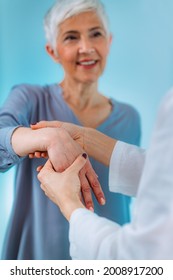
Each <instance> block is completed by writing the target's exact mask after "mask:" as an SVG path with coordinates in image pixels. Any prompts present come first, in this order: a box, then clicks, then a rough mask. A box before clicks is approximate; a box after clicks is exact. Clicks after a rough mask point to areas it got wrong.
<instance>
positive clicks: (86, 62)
mask: <svg viewBox="0 0 173 280" xmlns="http://www.w3.org/2000/svg"><path fill="white" fill-rule="evenodd" d="M96 64H97V60H82V61H78V62H77V65H79V66H82V67H84V68H87V69H88V68H92V67H94V66H95V65H96Z"/></svg>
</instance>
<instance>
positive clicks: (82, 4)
mask: <svg viewBox="0 0 173 280" xmlns="http://www.w3.org/2000/svg"><path fill="white" fill-rule="evenodd" d="M88 11H95V12H96V14H97V15H98V16H99V18H100V19H101V21H102V23H103V26H104V28H105V31H106V33H107V34H109V23H108V17H107V14H106V12H105V8H104V5H103V3H102V2H101V1H100V0H57V1H56V2H55V4H54V5H53V6H52V8H50V9H49V11H48V12H47V14H46V15H45V18H44V29H45V35H46V39H47V42H48V43H49V44H50V45H51V47H52V48H53V49H54V48H55V45H56V39H57V36H58V27H59V25H60V24H61V23H62V22H63V21H65V20H66V19H68V18H70V17H72V16H75V15H77V14H80V13H83V12H88Z"/></svg>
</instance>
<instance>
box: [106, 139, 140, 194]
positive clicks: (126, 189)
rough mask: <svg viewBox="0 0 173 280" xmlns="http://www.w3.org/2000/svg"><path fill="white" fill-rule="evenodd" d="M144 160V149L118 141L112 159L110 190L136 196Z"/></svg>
mask: <svg viewBox="0 0 173 280" xmlns="http://www.w3.org/2000/svg"><path fill="white" fill-rule="evenodd" d="M144 162H145V150H144V149H141V148H139V147H137V146H135V145H131V144H127V143H124V142H121V141H118V142H117V143H116V145H115V147H114V150H113V153H112V156H111V160H110V167H109V189H110V191H112V192H118V193H122V194H125V195H129V196H136V193H137V189H138V185H139V181H140V178H141V174H142V170H143V166H144Z"/></svg>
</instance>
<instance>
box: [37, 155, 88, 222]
mask: <svg viewBox="0 0 173 280" xmlns="http://www.w3.org/2000/svg"><path fill="white" fill-rule="evenodd" d="M86 157H87V155H86V154H83V155H80V156H78V157H77V159H76V160H75V161H74V162H73V163H72V165H71V166H70V167H68V168H67V169H66V170H65V171H63V172H62V173H58V172H55V171H54V169H53V166H52V164H51V162H50V160H48V161H47V162H46V164H45V165H44V167H43V168H42V169H41V171H40V172H39V174H38V179H39V181H40V182H41V188H42V190H43V191H44V192H45V194H46V195H47V196H48V197H49V199H51V200H52V201H53V202H54V203H55V204H56V205H58V206H59V208H60V210H61V212H62V214H63V215H64V216H65V218H66V219H67V220H69V219H70V217H71V214H72V212H73V211H74V210H76V209H77V208H84V205H83V204H82V202H81V200H80V192H81V181H80V179H79V172H81V170H82V169H83V168H84V167H85V165H86V164H87V159H86Z"/></svg>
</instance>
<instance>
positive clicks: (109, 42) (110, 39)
mask: <svg viewBox="0 0 173 280" xmlns="http://www.w3.org/2000/svg"><path fill="white" fill-rule="evenodd" d="M111 45H112V34H110V35H109V37H108V53H109V51H110V48H111Z"/></svg>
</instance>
